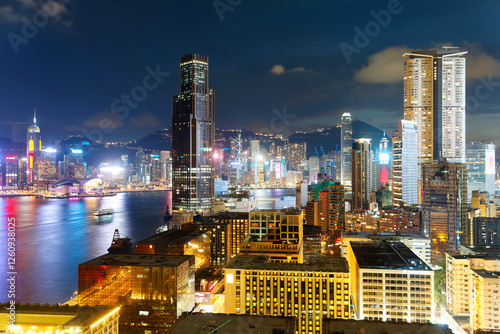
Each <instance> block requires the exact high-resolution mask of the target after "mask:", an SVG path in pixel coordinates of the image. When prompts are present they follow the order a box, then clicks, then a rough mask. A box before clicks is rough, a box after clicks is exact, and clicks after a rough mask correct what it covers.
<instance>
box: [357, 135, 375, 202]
mask: <svg viewBox="0 0 500 334" xmlns="http://www.w3.org/2000/svg"><path fill="white" fill-rule="evenodd" d="M370 141H371V139H365V138H361V139H356V140H355V141H354V144H353V145H352V181H353V182H352V198H353V209H363V208H364V206H365V205H366V204H367V203H368V201H369V200H370V192H371V191H372V156H373V154H372V147H371V143H370Z"/></svg>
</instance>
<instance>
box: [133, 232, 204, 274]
mask: <svg viewBox="0 0 500 334" xmlns="http://www.w3.org/2000/svg"><path fill="white" fill-rule="evenodd" d="M211 233H212V232H211V231H189V230H169V231H166V232H163V233H160V234H155V235H153V236H151V237H149V238H146V239H144V240H141V241H139V242H136V243H134V254H163V255H194V257H195V268H196V270H203V269H205V268H208V267H209V266H210V240H211Z"/></svg>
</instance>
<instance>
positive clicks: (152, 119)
mask: <svg viewBox="0 0 500 334" xmlns="http://www.w3.org/2000/svg"><path fill="white" fill-rule="evenodd" d="M161 124H162V123H161V122H160V121H159V120H158V118H156V116H155V115H152V114H150V113H145V114H144V115H142V116H141V117H132V118H131V119H130V125H132V126H136V127H140V128H153V127H160V126H161Z"/></svg>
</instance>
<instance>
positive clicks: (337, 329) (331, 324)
mask: <svg viewBox="0 0 500 334" xmlns="http://www.w3.org/2000/svg"><path fill="white" fill-rule="evenodd" d="M323 333H324V334H333V333H335V334H340V333H346V334H347V333H365V334H380V333H419V334H452V333H453V332H452V331H451V330H450V329H449V328H448V326H446V325H434V324H426V323H416V322H414V323H407V322H392V321H370V320H343V319H328V318H323Z"/></svg>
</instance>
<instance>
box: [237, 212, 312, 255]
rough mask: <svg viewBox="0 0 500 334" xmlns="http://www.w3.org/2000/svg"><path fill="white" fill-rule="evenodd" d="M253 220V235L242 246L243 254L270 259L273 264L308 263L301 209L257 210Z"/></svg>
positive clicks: (251, 214)
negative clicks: (305, 259)
mask: <svg viewBox="0 0 500 334" xmlns="http://www.w3.org/2000/svg"><path fill="white" fill-rule="evenodd" d="M249 216H250V219H249V220H250V235H249V236H248V237H247V238H246V239H245V240H243V242H241V247H240V254H242V255H266V256H269V257H270V261H271V262H287V263H302V262H303V261H304V249H303V235H304V232H303V221H304V215H303V211H302V210H301V209H283V210H257V211H251V212H250V213H249Z"/></svg>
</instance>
